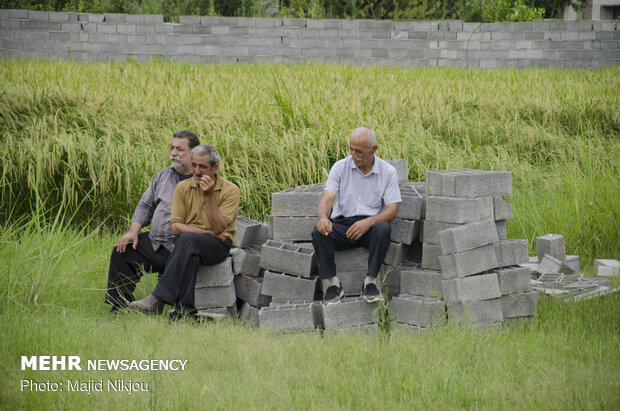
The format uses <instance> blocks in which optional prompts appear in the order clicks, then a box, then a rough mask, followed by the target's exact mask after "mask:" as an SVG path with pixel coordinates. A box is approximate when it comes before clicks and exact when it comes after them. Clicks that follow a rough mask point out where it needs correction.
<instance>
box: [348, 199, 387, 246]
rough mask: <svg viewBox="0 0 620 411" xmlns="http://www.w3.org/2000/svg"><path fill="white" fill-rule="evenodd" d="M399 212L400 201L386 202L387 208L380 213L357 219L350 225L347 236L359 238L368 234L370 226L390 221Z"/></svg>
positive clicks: (354, 238) (353, 238)
mask: <svg viewBox="0 0 620 411" xmlns="http://www.w3.org/2000/svg"><path fill="white" fill-rule="evenodd" d="M397 214H398V203H391V204H386V206H385V208H384V209H383V210H381V212H379V214H377V215H373V216H370V217H368V218H365V219H363V220H360V221H357V222H356V223H355V224H353V225H352V226H351V227H349V229H348V230H347V237H349V238H350V239H352V240H357V239H359V238H360V237H361V236H363V235H364V234H366V232H367V231H368V230H370V228H371V227H372V226H373V225H375V223H376V222H378V221H386V222H388V223H389V222H390V221H392V220H393V219H395V218H396V215H397Z"/></svg>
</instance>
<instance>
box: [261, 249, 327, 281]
mask: <svg viewBox="0 0 620 411" xmlns="http://www.w3.org/2000/svg"><path fill="white" fill-rule="evenodd" d="M260 265H261V267H263V268H266V269H269V270H272V271H279V272H282V273H287V274H292V275H298V276H300V277H304V278H310V276H311V275H312V273H313V272H314V268H315V256H314V251H313V250H308V249H307V248H303V247H300V246H297V245H292V244H286V243H281V242H278V241H274V240H267V242H266V243H265V244H263V246H262V248H261V254H260Z"/></svg>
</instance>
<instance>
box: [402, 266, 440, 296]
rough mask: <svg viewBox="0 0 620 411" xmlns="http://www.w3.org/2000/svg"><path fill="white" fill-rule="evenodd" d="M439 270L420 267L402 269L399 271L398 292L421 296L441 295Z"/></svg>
mask: <svg viewBox="0 0 620 411" xmlns="http://www.w3.org/2000/svg"><path fill="white" fill-rule="evenodd" d="M442 279H443V274H442V273H441V271H436V270H425V269H422V268H416V269H408V270H402V271H401V272H400V292H401V293H403V294H409V295H419V296H422V297H435V298H441V297H443V287H442V285H441V281H442Z"/></svg>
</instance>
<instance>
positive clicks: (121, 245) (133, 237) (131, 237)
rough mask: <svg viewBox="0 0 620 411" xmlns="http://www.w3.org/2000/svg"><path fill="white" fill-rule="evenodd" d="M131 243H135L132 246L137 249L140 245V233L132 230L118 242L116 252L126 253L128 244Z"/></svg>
mask: <svg viewBox="0 0 620 411" xmlns="http://www.w3.org/2000/svg"><path fill="white" fill-rule="evenodd" d="M131 243H133V245H132V247H133V249H134V250H135V249H136V247H137V246H138V233H137V232H134V231H131V230H130V231H127V233H125V235H123V236H122V237H121V238H119V239H118V241H117V242H116V252H118V253H124V252H125V250H126V249H127V244H131Z"/></svg>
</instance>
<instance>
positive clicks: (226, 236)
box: [213, 231, 232, 242]
mask: <svg viewBox="0 0 620 411" xmlns="http://www.w3.org/2000/svg"><path fill="white" fill-rule="evenodd" d="M213 235H214V236H215V237H216V238H219V239H220V241H221V242H224V241H226V240H227V239H229V240H232V234H230V233H229V232H228V231H222V232H221V233H219V234H213Z"/></svg>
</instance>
